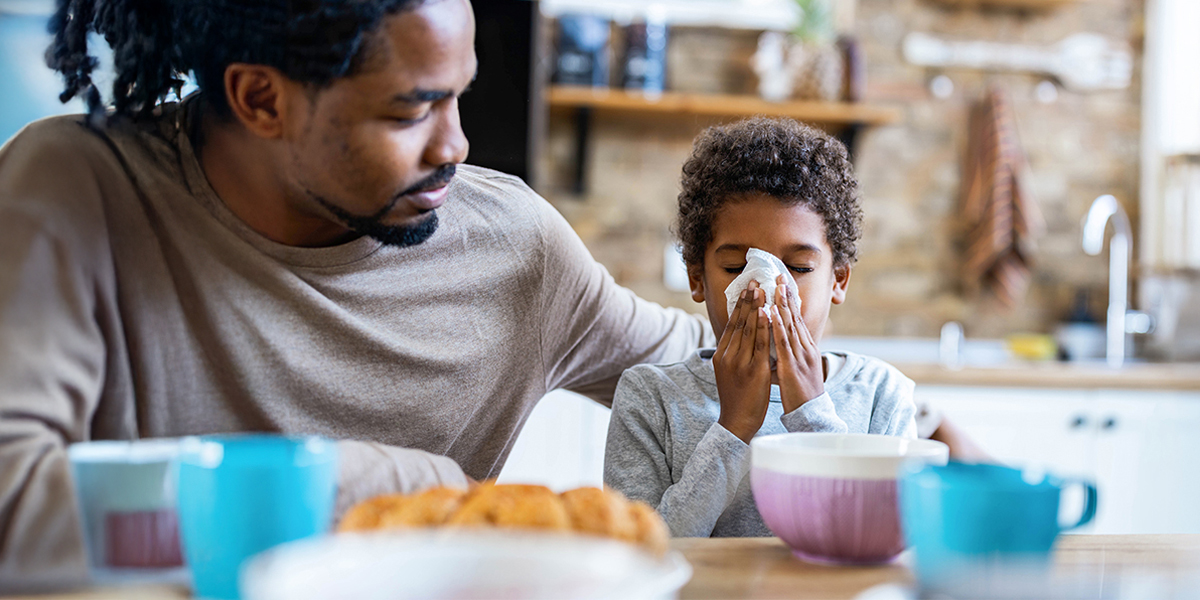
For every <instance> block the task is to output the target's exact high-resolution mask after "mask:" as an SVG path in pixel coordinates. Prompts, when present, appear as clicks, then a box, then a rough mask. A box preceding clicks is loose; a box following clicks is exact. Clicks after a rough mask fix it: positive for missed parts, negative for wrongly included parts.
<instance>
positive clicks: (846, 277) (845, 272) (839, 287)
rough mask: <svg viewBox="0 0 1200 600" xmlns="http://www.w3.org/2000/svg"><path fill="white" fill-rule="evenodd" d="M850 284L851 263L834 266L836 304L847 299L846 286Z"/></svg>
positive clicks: (834, 299) (833, 299) (834, 300)
mask: <svg viewBox="0 0 1200 600" xmlns="http://www.w3.org/2000/svg"><path fill="white" fill-rule="evenodd" d="M849 285H850V265H846V266H844V267H834V268H833V298H832V299H831V300H832V302H833V303H834V304H841V303H843V302H845V301H846V288H847V287H848V286H849Z"/></svg>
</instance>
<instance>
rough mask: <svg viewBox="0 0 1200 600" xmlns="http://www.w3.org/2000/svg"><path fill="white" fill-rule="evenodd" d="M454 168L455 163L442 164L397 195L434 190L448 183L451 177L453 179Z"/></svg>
mask: <svg viewBox="0 0 1200 600" xmlns="http://www.w3.org/2000/svg"><path fill="white" fill-rule="evenodd" d="M456 170H457V165H442V166H440V167H438V170H436V171H434V172H433V174H432V175H430V176H429V177H426V178H425V179H422V180H421V181H418V182H417V183H415V184H413V186H412V187H410V188H408V189H406V190H404V191H403V192H400V194H399V195H400V196H407V195H409V194H415V193H417V192H425V191H429V190H436V189H438V188H440V187H443V186H445V185H446V184H448V183H450V180H451V179H454V173H455V171H456Z"/></svg>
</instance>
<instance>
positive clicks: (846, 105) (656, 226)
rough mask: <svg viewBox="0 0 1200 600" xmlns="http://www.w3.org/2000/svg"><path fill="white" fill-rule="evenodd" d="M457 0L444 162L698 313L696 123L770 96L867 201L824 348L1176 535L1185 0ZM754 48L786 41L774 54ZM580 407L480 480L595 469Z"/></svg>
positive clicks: (658, 296)
mask: <svg viewBox="0 0 1200 600" xmlns="http://www.w3.org/2000/svg"><path fill="white" fill-rule="evenodd" d="M49 5H50V3H48V2H46V1H44V0H0V81H4V82H15V83H16V85H12V84H11V83H8V84H7V85H6V87H7V91H6V92H5V93H3V94H0V140H2V139H6V138H7V137H9V136H10V135H12V134H13V133H15V132H16V131H17V130H18V129H19V128H20V127H21V126H22V125H23V124H24V123H26V122H28V121H29V120H32V119H34V118H38V117H41V116H46V115H49V114H52V113H60V112H77V111H78V110H79V107H78V106H77V105H68V106H62V105H60V104H58V103H57V100H56V99H55V96H56V95H57V88H58V85H59V84H58V81H57V79H56V78H55V77H54V76H53V74H52V73H50V72H49V70H48V69H45V68H44V67H43V66H42V62H41V53H42V52H43V51H44V48H45V45H46V43H48V40H47V38H46V35H45V33H44V23H45V16H46V14H47V13H48V9H49ZM806 9H807V10H806ZM475 11H476V15H477V18H478V21H479V25H478V38H477V50H478V53H479V58H480V75H479V78H478V81H477V83H476V85H475V86H474V90H473V91H472V93H470V94H468V95H467V96H466V97H464V98H463V101H462V111H463V125H464V129H466V131H467V134H468V137H469V138H470V139H471V141H472V154H471V156H470V157H469V158H468V162H473V163H477V164H483V165H485V166H491V167H493V168H498V169H501V170H505V171H508V172H512V173H515V174H518V175H520V176H522V177H524V178H525V179H526V180H527V181H529V182H530V184H531V185H532V186H533V187H534V188H535V189H536V190H537V191H538V192H540V193H541V194H542V195H543V196H545V197H546V198H547V199H548V200H549V201H550V202H551V203H552V204H553V205H554V206H555V207H556V208H557V209H558V210H559V211H561V212H562V214H563V215H565V216H566V218H567V219H568V221H569V222H570V223H571V224H572V226H573V227H574V228H575V229H576V231H577V232H578V233H579V235H580V236H581V237H582V238H583V240H584V242H585V243H586V244H587V245H588V247H589V248H590V250H591V251H592V253H593V255H594V256H595V257H596V259H597V260H599V261H600V262H601V263H603V264H604V265H605V266H606V267H607V268H608V269H609V271H610V272H611V273H612V275H613V277H614V278H615V279H616V280H617V281H618V282H619V283H621V284H622V285H625V286H628V287H630V288H632V289H633V290H634V291H636V292H637V293H638V294H639V295H641V296H642V297H644V298H647V299H650V300H653V301H656V302H659V303H661V304H664V305H669V306H677V307H680V308H683V309H685V310H689V311H694V312H698V313H703V306H701V305H698V304H695V303H693V302H692V301H691V299H690V296H689V295H688V294H687V292H686V291H684V290H685V287H686V280H684V281H682V282H681V280H680V279H681V276H682V270H681V263H680V262H679V260H678V257H677V255H676V254H675V252H674V249H673V240H672V236H671V231H670V226H671V222H672V219H673V217H674V210H675V197H676V194H677V193H678V179H679V171H680V166H681V165H682V163H683V161H684V160H685V159H686V158H687V156H688V154H689V151H690V147H691V141H692V139H693V137H694V136H695V135H696V134H697V133H699V132H700V131H701V130H702V129H703V128H704V127H706V126H709V125H712V124H717V123H722V122H728V121H731V120H735V119H739V118H742V117H744V116H749V115H751V114H775V115H785V116H792V117H795V118H797V119H799V120H802V121H805V122H809V123H811V124H813V125H816V126H819V127H823V128H825V129H827V130H829V131H831V132H833V133H837V134H838V135H839V136H840V137H841V138H842V139H843V140H845V141H848V142H851V143H852V150H853V155H854V160H855V164H856V170H857V174H858V177H859V179H860V181H861V183H862V187H861V191H862V198H863V205H864V210H865V218H866V221H865V228H864V237H863V240H862V242H861V245H860V261H859V263H858V264H857V265H856V266H855V270H854V276H853V279H852V285H851V288H850V293H849V298H848V300H847V302H846V304H845V305H843V306H841V307H839V308H836V309H835V310H834V311H833V315H832V317H831V320H832V324H831V327H830V332H831V334H832V336H833V337H832V338H829V339H826V340H825V341H823V343H822V345H823V347H825V348H827V349H833V348H844V349H849V350H857V351H862V352H866V353H870V354H874V355H878V356H880V357H881V358H884V359H886V360H890V361H893V362H894V363H896V364H897V365H898V366H899V367H900V368H901V370H903V371H904V372H905V373H906V374H907V375H909V376H910V377H912V378H913V379H914V380H916V381H917V383H918V399H919V400H922V401H924V402H928V403H929V404H930V405H931V406H933V407H934V408H935V410H938V411H939V412H941V413H944V414H945V415H946V416H947V418H949V419H951V420H952V421H953V422H954V423H956V424H959V425H960V426H961V427H962V428H963V429H964V430H966V431H967V433H968V434H970V435H971V436H972V437H973V438H974V439H975V440H976V441H977V442H978V443H979V444H980V445H981V446H982V447H983V449H984V450H985V451H987V452H988V453H990V454H991V455H992V456H994V457H996V458H997V459H998V460H1003V461H1007V462H1013V463H1019V464H1029V465H1038V466H1046V467H1049V468H1052V469H1054V470H1056V471H1058V472H1062V473H1064V474H1071V475H1080V476H1084V477H1089V478H1093V479H1095V480H1096V481H1097V482H1098V484H1099V486H1100V488H1101V505H1100V506H1101V508H1100V514H1099V517H1098V519H1097V521H1096V523H1095V524H1094V525H1093V526H1091V529H1090V530H1091V531H1096V532H1105V533H1159V532H1162V533H1165V532H1191V533H1200V515H1197V514H1195V511H1193V510H1192V509H1191V505H1192V504H1193V503H1194V500H1193V499H1194V498H1196V497H1200V472H1198V471H1197V468H1196V467H1195V465H1196V464H1197V463H1198V462H1200V435H1197V434H1196V432H1197V431H1200V366H1198V365H1197V363H1196V362H1195V361H1197V360H1200V36H1196V35H1195V31H1197V29H1198V28H1200V3H1197V2H1195V1H1194V0H690V1H685V0H673V1H668V0H662V1H657V2H644V1H640V0H542V1H541V2H540V3H539V2H530V1H527V0H476V1H475ZM806 15H807V18H806ZM801 39H803V40H805V41H806V42H807V44H808V45H807V46H804V45H801ZM593 42H594V43H593ZM945 43H950V44H951V45H950V46H947V45H946V44H945ZM957 43H966V44H974V45H968V46H961V45H959V46H956V45H953V44H957ZM980 43H983V44H984V45H979V44H980ZM988 43H992V44H997V43H999V44H1005V45H1007V46H1005V47H996V46H988V45H986V44H988ZM780 47H783V48H800V50H798V51H793V54H795V55H797V56H801V57H804V56H807V57H810V58H808V59H804V60H802V59H800V58H797V59H794V61H793V62H792V63H791V66H787V63H788V59H786V58H785V56H788V55H787V54H780V53H779V48H780ZM630 48H632V49H633V50H632V51H630ZM805 49H806V50H807V53H805ZM922 49H924V52H922ZM955 49H957V50H958V51H957V52H955ZM831 55H832V56H833V58H832V59H831V58H830V56H831ZM631 57H633V58H635V59H637V60H635V61H630V60H629V59H630V58H631ZM813 57H815V58H813ZM103 58H104V57H103V55H102V60H103ZM980 61H983V62H986V63H988V65H985V68H980V66H979V65H978V63H979V62H980ZM605 63H606V64H607V69H604V68H592V67H593V66H595V65H603V64H605ZM776 63H780V64H783V65H784V67H783V68H782V69H781V68H774V69H773V68H772V67H773V66H774V67H779V66H780V65H779V64H776ZM930 63H950V64H945V65H942V66H934V65H931V64H930ZM972 63H976V64H975V66H971V64H972ZM1014 63H1015V64H1014ZM631 64H633V65H634V68H632V69H631V68H630V65H631ZM831 65H832V66H831ZM792 71H798V72H800V75H799V76H797V77H796V78H795V81H794V86H789V85H788V81H787V80H788V75H787V73H789V72H792ZM659 75H661V77H660V76H659ZM831 81H832V82H833V83H832V84H830V83H829V82H831ZM580 83H583V84H587V85H583V86H581V85H579V84H580ZM627 84H628V85H629V86H632V88H633V89H630V90H624V89H622V88H624V87H627ZM781 86H782V87H781ZM789 87H792V88H794V89H792V90H790V93H789V90H788V88H789ZM990 90H997V91H999V92H1000V93H1002V94H1003V95H1004V97H1005V98H1007V110H1008V113H1009V114H1011V117H1012V119H1011V120H1010V121H1005V122H1006V123H1008V124H1009V125H1008V126H1011V127H1013V128H1015V131H1016V133H1017V137H1018V138H1019V148H1020V150H1021V153H1020V154H1019V155H1016V156H1015V157H1009V158H1012V159H1013V160H1014V161H1015V162H1014V163H1013V164H1014V165H1016V167H1017V170H1018V171H1019V173H1018V176H1019V179H1020V182H1021V184H1022V186H1023V187H1022V189H1023V191H1026V192H1028V194H1027V197H1025V198H1023V201H1025V202H1029V203H1032V204H1033V205H1034V206H1036V208H1037V211H1038V212H1039V213H1040V215H1041V217H1042V218H1041V222H1040V223H1037V225H1040V226H1041V227H1035V228H1034V229H1035V233H1038V230H1040V234H1037V235H1030V236H1027V237H1025V238H1019V239H1018V241H1019V242H1020V244H1018V246H1019V248H1017V251H1019V252H1021V253H1022V254H1021V256H1022V257H1024V258H1027V259H1028V263H1029V270H1028V286H1027V287H1026V288H1023V289H1022V288H1020V287H1018V289H1017V290H1016V292H1015V293H1012V292H1009V294H1010V295H1009V301H1008V302H1007V303H1006V302H1004V301H1003V299H1004V297H1005V292H1004V291H1003V290H1000V293H999V294H997V293H996V292H997V289H996V288H995V287H994V286H989V285H988V282H987V280H986V278H980V277H978V276H967V275H965V273H964V265H965V263H966V262H967V259H968V258H969V257H970V256H972V251H971V250H970V248H971V244H972V243H973V242H975V241H977V237H978V234H977V232H976V231H975V230H974V229H973V228H972V227H971V225H970V222H969V221H970V219H969V218H968V217H967V215H966V214H965V213H966V211H964V204H965V201H964V198H965V196H967V195H968V193H967V190H966V188H967V187H968V186H967V185H966V184H965V183H964V181H968V180H969V179H968V177H967V173H969V172H970V169H969V164H970V163H969V159H968V157H970V156H974V155H976V154H978V152H979V151H981V149H982V150H986V148H983V147H981V146H980V144H979V142H978V136H973V135H972V134H971V133H970V132H971V128H970V126H969V117H970V115H971V112H972V110H973V109H974V108H977V107H979V106H980V105H981V103H982V102H984V101H985V99H987V97H988V94H989V91H990ZM764 96H766V97H768V99H764V98H763V97H764ZM1025 164H1027V169H1026V168H1025ZM1106 194H1110V195H1112V196H1114V197H1115V198H1116V200H1117V201H1118V203H1119V205H1120V206H1121V207H1123V209H1124V211H1125V212H1126V213H1128V217H1129V220H1130V222H1131V226H1132V227H1131V233H1132V238H1133V239H1132V251H1133V257H1132V260H1131V263H1130V267H1129V269H1128V275H1129V284H1130V289H1131V295H1130V297H1131V299H1132V301H1131V307H1132V308H1137V309H1140V310H1141V311H1144V312H1145V313H1146V314H1147V315H1148V316H1149V319H1144V318H1142V317H1141V316H1140V315H1133V316H1131V317H1130V319H1129V323H1130V325H1131V327H1130V328H1131V329H1135V330H1139V331H1142V333H1138V334H1136V335H1131V336H1130V340H1129V354H1130V357H1129V360H1128V361H1127V362H1126V363H1125V364H1124V365H1123V366H1121V367H1120V368H1114V367H1110V366H1107V365H1106V364H1105V362H1104V355H1105V351H1106V349H1105V329H1104V328H1105V320H1106V319H1105V315H1106V311H1108V307H1109V303H1110V294H1109V283H1110V278H1111V277H1113V276H1117V278H1118V279H1119V278H1120V275H1121V274H1122V270H1121V269H1117V270H1115V271H1114V270H1112V269H1111V268H1110V263H1109V253H1108V251H1107V248H1108V246H1109V244H1107V243H1106V244H1105V250H1104V251H1103V252H1101V253H1099V254H1098V255H1092V254H1089V253H1088V252H1085V249H1084V244H1083V243H1082V238H1083V220H1084V217H1085V215H1087V214H1088V211H1089V208H1090V207H1091V206H1092V204H1093V201H1094V200H1095V199H1096V198H1097V197H1100V196H1103V195H1106ZM1099 224H1101V225H1102V224H1103V223H1099ZM1111 227H1112V226H1110V229H1109V231H1113V230H1112V229H1111ZM1105 237H1106V238H1107V237H1111V236H1105ZM681 283H682V284H683V286H684V287H682V288H681V285H680V284H681ZM964 334H965V335H964ZM1065 357H1069V358H1072V359H1074V360H1072V361H1069V362H1062V361H1060V360H1058V359H1060V358H1065ZM607 418H608V416H607V409H604V408H602V407H599V406H597V405H595V404H594V403H591V402H589V401H587V400H585V399H583V398H582V397H580V396H577V395H574V394H570V393H567V392H554V393H551V394H550V395H549V396H548V397H547V398H546V400H544V401H543V402H542V403H541V404H540V405H539V406H538V408H537V409H536V410H534V412H533V413H532V414H531V415H530V417H529V421H528V424H527V427H526V429H525V430H524V431H523V433H522V435H521V438H520V439H519V440H518V442H517V445H516V447H515V448H514V450H513V453H512V455H511V456H510V460H509V462H508V465H507V467H506V469H505V471H504V473H503V474H502V476H501V478H502V479H503V480H507V481H536V482H542V483H547V484H549V485H551V486H553V487H556V488H560V489H561V488H568V487H573V486H575V485H580V484H597V483H599V481H600V469H601V466H602V461H603V442H604V436H605V431H606V428H607Z"/></svg>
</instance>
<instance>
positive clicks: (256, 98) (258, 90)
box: [225, 63, 297, 139]
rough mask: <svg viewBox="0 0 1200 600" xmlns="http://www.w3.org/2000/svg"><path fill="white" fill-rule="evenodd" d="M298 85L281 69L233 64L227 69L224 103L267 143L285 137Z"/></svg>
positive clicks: (239, 119)
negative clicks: (292, 96) (290, 100)
mask: <svg viewBox="0 0 1200 600" xmlns="http://www.w3.org/2000/svg"><path fill="white" fill-rule="evenodd" d="M296 88H297V85H296V84H295V83H292V82H290V81H289V80H288V79H287V77H285V76H284V75H283V73H281V72H279V70H278V69H275V68H273V67H268V66H266V65H253V64H246V63H233V64H231V65H229V66H228V67H226V68H225V101H226V102H227V103H228V104H229V109H230V110H231V111H232V112H233V116H234V118H236V119H237V120H238V121H239V122H240V123H241V124H242V125H244V126H245V127H246V129H248V130H249V131H250V133H253V134H254V135H256V136H258V137H261V138H264V139H278V138H280V137H283V135H284V131H285V127H284V123H285V121H286V118H287V114H288V100H289V97H288V96H289V93H293V94H294V93H295V89H296Z"/></svg>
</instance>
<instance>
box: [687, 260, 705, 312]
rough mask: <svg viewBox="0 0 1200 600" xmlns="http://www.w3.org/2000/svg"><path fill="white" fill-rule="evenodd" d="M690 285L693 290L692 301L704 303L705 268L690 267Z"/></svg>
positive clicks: (701, 266) (698, 266)
mask: <svg viewBox="0 0 1200 600" xmlns="http://www.w3.org/2000/svg"><path fill="white" fill-rule="evenodd" d="M687 272H688V285H689V286H690V287H691V288H692V301H693V302H696V303H698V304H703V303H704V266H703V265H688V268H687Z"/></svg>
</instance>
